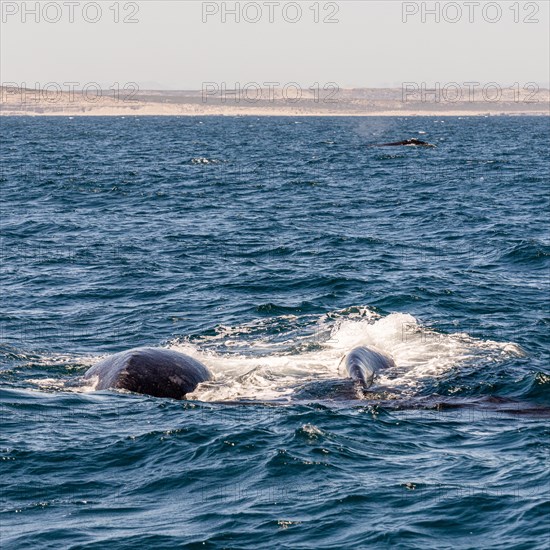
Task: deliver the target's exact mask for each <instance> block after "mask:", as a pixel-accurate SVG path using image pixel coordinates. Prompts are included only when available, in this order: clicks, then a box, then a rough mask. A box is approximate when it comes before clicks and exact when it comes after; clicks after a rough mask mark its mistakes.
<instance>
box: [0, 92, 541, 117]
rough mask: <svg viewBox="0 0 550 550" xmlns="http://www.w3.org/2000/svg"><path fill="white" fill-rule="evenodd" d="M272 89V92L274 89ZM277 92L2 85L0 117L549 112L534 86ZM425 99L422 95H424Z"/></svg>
mask: <svg viewBox="0 0 550 550" xmlns="http://www.w3.org/2000/svg"><path fill="white" fill-rule="evenodd" d="M272 92H273V91H272ZM277 92H278V91H275V93H274V94H273V96H272V97H271V98H270V99H260V100H258V101H251V100H248V99H243V98H236V97H234V96H229V97H225V98H223V97H205V96H204V95H203V94H202V93H201V92H200V91H175V92H171V91H145V90H144V91H139V92H137V93H134V94H133V95H132V97H131V98H130V97H126V98H124V97H122V96H119V97H113V92H112V91H109V90H106V91H104V92H100V95H99V96H98V95H95V96H86V95H85V94H83V93H81V92H72V93H68V92H62V93H57V94H48V93H46V92H37V91H36V90H29V89H14V88H10V89H8V88H6V87H0V116H73V117H74V116H280V117H285V116H291V117H297V116H407V117H412V116H461V117H465V116H548V115H550V91H549V90H547V89H544V90H538V92H537V96H536V98H534V100H532V99H530V100H526V99H522V98H521V97H519V96H517V95H514V93H513V92H512V91H511V90H503V93H502V97H501V98H500V99H499V100H498V101H487V100H484V99H483V98H482V97H478V98H477V99H476V98H474V99H473V100H471V101H470V100H468V101H464V100H461V101H443V100H433V99H431V100H430V98H414V97H410V98H406V99H404V98H403V93H402V90H401V89H389V88H388V89H382V88H370V89H355V90H340V92H339V95H338V97H336V98H334V99H331V100H326V99H323V98H321V97H319V96H317V97H315V96H314V95H313V94H312V93H310V92H306V93H304V94H303V95H302V97H301V98H300V99H299V100H294V101H292V100H289V99H285V98H283V97H282V96H281V94H280V93H277ZM422 99H423V100H422Z"/></svg>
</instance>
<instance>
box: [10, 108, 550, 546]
mask: <svg viewBox="0 0 550 550" xmlns="http://www.w3.org/2000/svg"><path fill="white" fill-rule="evenodd" d="M0 123H1V126H2V131H1V132H0V144H1V150H2V154H1V156H0V182H1V185H2V193H1V195H0V214H1V220H2V221H1V236H0V238H1V256H2V262H1V266H0V278H1V283H2V304H3V307H2V311H1V312H0V315H1V319H0V327H1V340H0V416H1V419H2V422H1V425H2V431H1V433H0V439H1V441H0V461H1V464H2V476H1V477H0V546H1V547H2V548H52V549H53V548H55V549H58V548H71V549H76V548H90V549H91V548H107V547H108V548H132V549H134V548H141V547H143V548H175V547H190V548H193V547H197V548H198V547H200V548H258V547H263V546H273V547H277V548H288V549H302V548H303V549H306V548H311V549H313V548H315V549H319V548H367V547H368V548H407V549H408V548H412V549H426V548H468V549H479V548H483V549H489V548H495V549H497V548H498V549H501V548H517V549H520V548H521V549H539V548H540V549H546V548H548V547H549V545H550V539H549V535H548V533H549V532H550V524H549V517H550V479H549V470H550V469H549V465H550V462H549V459H550V452H549V451H550V437H549V436H550V433H549V432H550V429H549V427H548V426H549V418H550V398H549V390H550V369H549V366H548V365H549V347H548V341H549V340H548V326H549V324H550V315H549V313H548V311H549V309H548V306H549V302H548V297H549V290H550V288H549V273H550V234H549V231H548V221H547V220H548V213H549V212H550V194H549V192H548V181H549V176H550V158H549V151H550V149H549V148H548V135H549V131H550V119H549V118H548V117H544V118H537V117H516V118H514V117H471V118H446V117H443V118H441V117H415V118H398V117H388V118H383V117H380V118H378V117H372V118H338V117H334V118H332V117H327V118H299V117H298V118H276V117H274V118H253V117H250V118H248V117H189V118H186V117H164V118H163V117H149V118H140V117H122V118H109V117H92V118H86V117H83V118H79V117H75V118H72V117H51V118H50V117H48V118H25V117H21V118H19V117H9V118H3V119H2V120H1V121H0ZM511 136H512V138H511ZM412 137H419V138H420V139H423V140H426V141H429V142H431V143H434V144H436V145H437V147H436V148H433V149H425V148H415V147H401V148H399V147H384V148H379V147H368V145H371V144H375V143H384V142H390V141H397V140H400V139H407V138H412ZM141 345H150V346H159V347H166V348H170V349H175V350H179V351H182V352H185V353H188V354H190V355H192V356H194V357H196V358H198V359H200V360H201V361H203V362H204V363H205V364H206V365H207V366H208V367H209V368H210V369H211V371H212V372H213V374H214V379H213V380H212V381H210V382H208V383H205V384H202V385H201V386H199V387H198V388H197V390H196V391H195V392H194V393H193V394H192V395H190V396H189V399H188V400H186V401H181V402H178V401H172V400H168V399H157V398H153V397H148V396H144V395H135V394H131V393H127V392H126V393H125V392H114V391H101V392H96V391H93V389H94V388H93V387H90V386H86V385H85V384H84V382H83V380H82V375H83V374H84V372H85V371H86V370H87V369H88V368H89V367H90V366H91V365H93V364H94V363H95V362H97V361H98V360H99V359H100V358H102V357H104V356H106V355H107V354H110V353H114V352H117V351H121V350H123V349H128V348H131V347H134V346H141ZM356 345H371V346H375V347H377V348H380V349H382V350H384V351H386V352H388V353H390V354H391V355H392V356H393V357H394V359H395V361H396V368H395V369H391V372H390V371H388V372H387V373H384V375H383V376H381V377H380V378H379V379H378V380H377V383H376V384H375V385H374V386H373V387H372V388H370V389H369V391H368V392H366V393H365V394H360V393H358V391H357V389H356V388H354V387H353V385H352V384H351V383H350V382H349V381H348V380H346V379H345V378H344V376H343V373H342V372H341V370H340V366H339V363H340V360H341V358H342V357H343V355H344V354H345V353H346V352H347V351H349V350H350V349H351V348H353V347H354V346H356Z"/></svg>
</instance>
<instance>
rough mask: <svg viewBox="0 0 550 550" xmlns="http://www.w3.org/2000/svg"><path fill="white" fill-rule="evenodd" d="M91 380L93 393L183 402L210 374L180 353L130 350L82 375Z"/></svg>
mask: <svg viewBox="0 0 550 550" xmlns="http://www.w3.org/2000/svg"><path fill="white" fill-rule="evenodd" d="M95 377H97V378H98V382H97V385H96V387H95V389H96V390H106V389H111V388H115V389H116V388H118V389H125V390H128V391H131V392H135V393H141V394H145V395H151V396H153V397H170V398H172V399H184V398H185V395H186V394H187V393H191V392H192V391H194V390H195V388H196V387H197V386H198V385H199V384H200V383H201V382H205V381H207V380H210V379H211V378H212V375H211V374H210V371H209V370H208V369H207V368H206V367H205V366H204V365H203V364H202V363H200V362H199V361H197V360H196V359H193V358H192V357H189V356H188V355H185V354H183V353H179V352H177V351H172V350H166V349H159V348H134V349H130V350H127V351H122V352H120V353H116V354H114V355H111V356H109V357H107V358H105V359H103V361H100V362H99V363H97V364H96V365H94V366H93V367H91V368H90V369H88V371H86V374H85V375H84V379H85V380H89V379H92V378H95Z"/></svg>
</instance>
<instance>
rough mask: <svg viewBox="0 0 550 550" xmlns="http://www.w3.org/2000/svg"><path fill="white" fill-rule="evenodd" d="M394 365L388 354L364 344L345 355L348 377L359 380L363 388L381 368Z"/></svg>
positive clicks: (368, 385)
mask: <svg viewBox="0 0 550 550" xmlns="http://www.w3.org/2000/svg"><path fill="white" fill-rule="evenodd" d="M394 366H395V363H394V361H393V359H392V358H391V357H390V356H389V355H386V354H384V353H382V352H379V351H376V350H373V349H371V348H367V347H365V346H361V347H358V348H355V349H353V350H351V351H350V352H349V353H348V355H347V356H346V370H347V372H348V375H349V377H350V378H351V379H352V380H354V381H355V382H359V383H360V384H361V385H362V386H363V388H369V387H370V386H371V385H372V384H373V382H374V379H375V377H376V375H377V374H378V373H379V372H380V371H381V370H383V369H387V368H391V367H394Z"/></svg>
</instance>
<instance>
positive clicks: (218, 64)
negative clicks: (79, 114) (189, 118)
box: [0, 0, 550, 89]
mask: <svg viewBox="0 0 550 550" xmlns="http://www.w3.org/2000/svg"><path fill="white" fill-rule="evenodd" d="M36 4H38V6H39V14H38V15H35V14H33V13H32V11H33V10H35V8H36ZM237 5H238V6H237ZM297 5H299V8H300V9H301V15H300V13H299V11H298V8H297ZM1 6H2V21H1V28H0V34H1V36H0V46H1V53H0V80H1V81H2V83H6V82H14V83H18V84H19V85H21V84H22V83H25V84H27V85H28V86H29V87H33V86H34V84H35V83H36V82H39V83H42V84H45V83H47V82H58V83H60V84H62V83H65V82H78V83H79V84H80V85H83V84H86V83H88V82H99V83H101V84H102V85H104V86H109V85H111V84H113V83H115V82H119V83H121V84H124V83H126V82H137V83H138V84H139V85H140V87H141V88H146V87H148V88H151V87H154V88H166V89H174V88H176V89H201V87H202V85H203V82H216V83H221V82H226V83H227V86H228V87H229V88H232V87H234V85H235V82H240V83H241V84H244V83H248V82H258V83H260V84H262V83H264V82H279V83H287V82H291V81H295V82H298V83H299V84H300V85H301V86H304V87H309V86H310V85H312V84H313V83H315V82H318V83H320V84H321V86H322V85H323V84H325V83H327V82H335V83H336V84H337V85H338V86H340V87H341V88H345V87H361V86H365V87H368V86H401V84H402V82H427V83H429V84H433V83H435V82H440V83H442V84H444V83H448V82H459V83H463V82H469V81H475V82H480V83H488V82H493V81H494V82H498V83H501V84H505V85H508V84H511V83H514V82H519V83H520V84H521V85H523V84H525V83H528V82H536V83H538V84H541V85H545V86H547V85H548V82H549V80H550V76H549V71H550V68H549V67H550V57H549V56H550V53H549V52H550V37H549V33H550V31H549V29H550V21H549V2H548V1H547V0H544V1H539V2H526V1H521V2H513V1H506V2H503V1H500V2H486V1H482V0H479V1H477V2H475V1H472V2H445V1H440V2H439V10H437V3H436V2H401V1H399V0H384V1H372V0H354V1H350V0H345V1H342V0H340V1H337V2H324V1H319V2H314V1H307V0H302V1H300V2H286V1H283V0H279V1H276V2H271V3H268V2H264V1H263V0H260V1H258V2H246V1H241V2H202V1H194V0H172V1H158V0H155V1H152V0H150V1H137V2H126V1H122V2H115V1H114V0H103V1H100V2H96V3H94V2H73V3H69V2H65V1H64V0H61V1H59V2H57V1H49V2H40V3H37V2H35V1H34V0H33V1H30V2H10V1H7V0H1ZM98 6H99V8H101V10H100V11H99V10H98ZM235 7H238V8H240V9H239V12H240V14H239V17H240V21H239V22H236V21H235V15H232V14H231V13H225V14H224V13H223V11H224V10H227V11H229V12H230V11H231V10H232V9H234V8H235ZM434 8H435V9H436V11H438V13H437V15H438V16H439V22H437V21H436V20H435V18H436V16H435V15H434V14H430V13H425V12H426V11H428V12H429V11H430V10H434ZM460 11H461V12H462V13H460ZM423 12H424V13H423ZM24 16H25V17H24ZM37 17H39V19H40V20H39V21H36V18H37ZM117 17H118V19H119V22H118V23H117V22H115V21H116V18H117ZM71 18H72V19H73V22H71ZM224 18H225V21H224ZM404 18H405V19H406V21H404ZM58 19H59V20H58ZM125 19H126V20H127V22H124V20H125ZM204 19H206V22H204V21H203V20H204ZM256 19H259V20H258V21H257V22H254V21H255V20H256ZM270 19H272V21H270ZM316 19H319V20H318V22H316ZM323 19H327V20H331V21H334V22H332V23H329V22H323ZM423 19H424V22H423ZM470 19H473V21H471V20H470ZM94 20H96V21H95V22H93V21H94ZM129 20H131V21H135V22H133V23H132V22H129ZM454 20H456V22H453V21H454ZM291 21H295V22H291ZM491 21H493V22H491ZM527 21H531V22H527Z"/></svg>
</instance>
